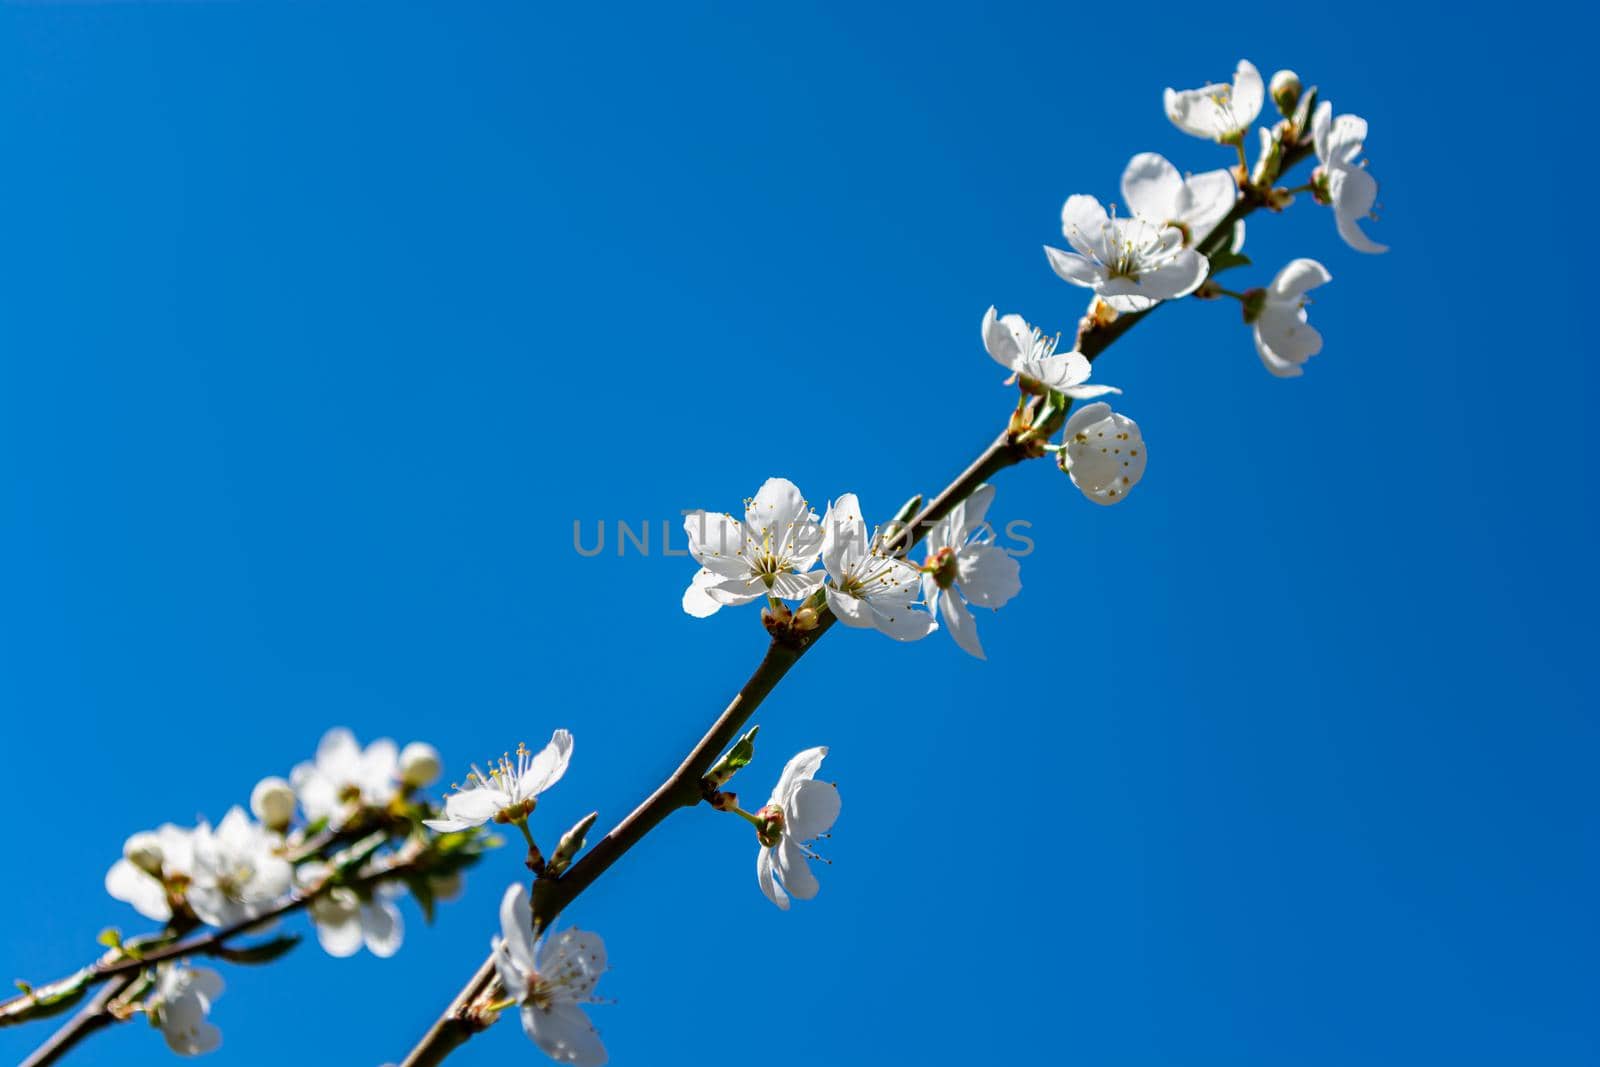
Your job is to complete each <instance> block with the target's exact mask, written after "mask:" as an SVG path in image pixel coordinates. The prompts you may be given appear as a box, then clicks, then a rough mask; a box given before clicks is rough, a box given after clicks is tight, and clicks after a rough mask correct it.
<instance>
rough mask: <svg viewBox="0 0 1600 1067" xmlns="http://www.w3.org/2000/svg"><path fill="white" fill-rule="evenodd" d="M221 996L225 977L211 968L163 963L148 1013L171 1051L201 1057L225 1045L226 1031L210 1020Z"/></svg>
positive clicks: (157, 970)
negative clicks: (215, 1002)
mask: <svg viewBox="0 0 1600 1067" xmlns="http://www.w3.org/2000/svg"><path fill="white" fill-rule="evenodd" d="M221 995H222V976H221V975H220V974H218V973H217V972H216V971H213V970H212V969H211V968H209V967H190V966H189V965H187V964H185V963H161V964H157V965H156V987H155V990H154V992H152V993H151V995H150V999H149V1000H148V1001H147V1002H146V1004H145V1010H146V1011H147V1012H148V1014H149V1016H150V1021H151V1022H152V1023H154V1024H155V1025H156V1026H159V1027H160V1028H161V1036H162V1037H164V1038H166V1041H167V1047H168V1048H170V1049H172V1051H174V1052H176V1053H177V1054H178V1055H180V1056H199V1055H201V1054H203V1053H206V1052H211V1051H213V1050H215V1049H216V1048H217V1046H219V1045H221V1044H222V1031H221V1030H219V1029H217V1027H216V1025H215V1024H213V1023H212V1022H211V1021H210V1020H208V1019H207V1018H206V1016H207V1015H209V1014H210V1013H211V1004H212V1002H213V1001H215V1000H216V999H217V998H218V997H219V996H221Z"/></svg>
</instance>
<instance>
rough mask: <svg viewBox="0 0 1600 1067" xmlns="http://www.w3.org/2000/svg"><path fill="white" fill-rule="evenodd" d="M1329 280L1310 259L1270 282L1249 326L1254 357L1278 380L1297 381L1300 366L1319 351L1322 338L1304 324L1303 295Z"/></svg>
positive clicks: (1279, 274)
mask: <svg viewBox="0 0 1600 1067" xmlns="http://www.w3.org/2000/svg"><path fill="white" fill-rule="evenodd" d="M1332 280H1333V276H1332V275H1331V274H1329V273H1328V269H1327V268H1326V267H1324V266H1323V265H1322V264H1321V263H1318V262H1317V261H1316V260H1314V259H1297V260H1294V261H1293V262H1292V263H1290V264H1289V265H1288V266H1287V267H1284V268H1283V269H1282V270H1280V271H1279V272H1278V276H1277V277H1276V278H1274V279H1272V284H1271V285H1270V286H1268V287H1267V289H1266V300H1265V302H1264V303H1263V304H1262V305H1261V310H1260V312H1259V313H1258V314H1257V315H1256V318H1255V322H1254V324H1253V325H1254V329H1255V335H1256V353H1257V354H1258V355H1259V356H1260V357H1261V362H1262V363H1263V364H1264V365H1265V366H1266V368H1267V370H1269V371H1271V372H1272V373H1273V374H1275V375H1277V376H1278V377H1280V378H1298V377H1299V376H1300V374H1301V373H1302V371H1301V368H1300V365H1301V364H1302V363H1304V362H1305V361H1306V360H1308V359H1310V358H1311V357H1312V356H1314V355H1316V354H1317V353H1318V352H1321V351H1322V335H1321V334H1320V333H1318V332H1317V331H1316V328H1315V327H1313V326H1312V325H1311V324H1310V323H1309V322H1307V321H1306V298H1305V294H1306V291H1307V290H1308V289H1314V288H1316V287H1317V286H1319V285H1326V284H1327V283H1328V282H1330V281H1332Z"/></svg>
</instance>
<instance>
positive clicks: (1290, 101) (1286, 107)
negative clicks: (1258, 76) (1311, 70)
mask: <svg viewBox="0 0 1600 1067" xmlns="http://www.w3.org/2000/svg"><path fill="white" fill-rule="evenodd" d="M1267 91H1268V92H1270V93H1271V94H1272V102H1273V103H1274V104H1277V105H1278V113H1279V114H1281V115H1282V116H1283V117H1284V118H1286V119H1292V118H1293V117H1294V106H1295V105H1296V104H1298V103H1299V102H1300V75H1298V74H1296V73H1295V72H1294V71H1292V70H1280V71H1278V73H1276V74H1274V75H1273V76H1272V82H1271V83H1270V84H1269V85H1268V87H1267Z"/></svg>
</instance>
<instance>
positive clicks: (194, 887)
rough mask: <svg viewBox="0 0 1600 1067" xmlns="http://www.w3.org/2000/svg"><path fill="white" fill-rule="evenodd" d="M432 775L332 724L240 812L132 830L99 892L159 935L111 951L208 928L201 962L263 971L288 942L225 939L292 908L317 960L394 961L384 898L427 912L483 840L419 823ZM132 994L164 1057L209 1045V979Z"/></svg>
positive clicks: (214, 1034) (414, 759)
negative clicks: (406, 897)
mask: <svg viewBox="0 0 1600 1067" xmlns="http://www.w3.org/2000/svg"><path fill="white" fill-rule="evenodd" d="M439 771H440V761H439V754H438V752H437V751H435V749H434V748H433V746H431V745H429V744H426V743H424V742H413V743H411V744H409V745H406V746H405V747H404V748H403V749H402V748H400V747H399V746H397V745H396V744H395V743H394V742H393V741H391V740H389V739H387V738H383V739H379V740H377V741H373V742H371V743H370V744H368V745H366V746H365V747H363V746H362V745H361V744H360V743H358V742H357V740H356V738H355V736H354V735H353V734H352V733H351V732H350V731H349V730H347V729H344V728H342V727H339V728H335V729H332V730H329V731H328V732H327V734H326V735H325V736H324V737H323V738H322V741H321V743H320V744H319V745H318V746H317V749H316V754H315V756H314V758H312V759H310V760H307V761H305V762H303V763H301V764H299V765H298V766H296V767H295V768H294V769H293V770H292V771H291V772H290V774H289V777H288V778H287V779H284V778H281V777H276V776H273V777H268V778H263V779H262V780H261V781H260V782H258V783H257V784H256V786H255V788H254V789H252V790H251V793H250V801H249V811H248V812H247V811H246V810H245V808H243V807H241V806H237V805H236V806H234V807H232V808H230V809H229V810H228V811H227V813H226V814H224V815H223V817H222V818H221V819H220V820H218V822H217V823H216V824H215V825H212V824H211V823H210V822H209V821H207V820H205V819H201V820H200V821H199V822H198V823H197V824H196V825H194V826H192V827H183V826H178V825H176V824H173V823H167V824H165V825H162V826H160V827H157V828H156V829H154V830H149V831H143V832H140V833H136V834H134V835H132V836H131V837H129V838H128V839H127V841H126V842H125V843H124V845H123V849H122V857H121V858H120V859H118V860H117V861H116V862H115V863H113V864H112V865H111V868H110V869H109V870H108V871H107V872H106V878H105V885H106V891H107V892H108V893H110V894H111V896H112V897H114V898H115V899H117V900H120V901H123V902H125V903H127V904H129V905H130V906H132V907H133V909H134V910H135V911H137V912H138V913H139V914H140V915H142V916H144V917H145V918H147V919H150V920H153V921H155V922H159V923H162V924H164V928H163V930H162V931H161V932H160V933H157V934H153V935H146V936H144V937H140V938H138V939H134V940H129V941H127V942H123V941H122V939H121V935H120V934H116V935H113V936H112V937H111V938H110V944H111V947H112V950H113V953H114V954H116V955H118V956H122V957H125V958H127V959H132V960H136V959H138V958H139V954H140V953H143V952H147V951H149V950H150V949H152V948H162V947H165V946H169V945H172V944H174V943H175V942H177V941H178V940H179V939H180V938H182V937H185V936H186V935H190V934H193V933H197V932H199V931H201V930H202V928H207V927H209V928H211V929H212V937H211V940H210V942H209V943H208V951H211V952H212V954H214V955H220V956H222V957H223V958H227V959H233V960H236V961H238V962H247V963H248V962H265V961H267V960H269V959H272V958H276V956H277V955H279V954H281V953H282V952H283V951H286V950H287V949H289V948H291V947H293V944H294V942H295V940H296V939H294V938H292V937H280V938H277V939H275V940H273V941H269V942H265V943H262V944H260V945H257V946H253V947H244V948H239V947H236V946H234V945H233V943H232V942H233V940H234V939H235V938H236V937H238V936H241V935H249V934H251V933H261V932H264V931H266V930H267V929H268V927H269V926H270V925H271V924H272V923H273V922H274V921H275V920H276V919H277V918H278V917H279V916H281V915H285V914H288V913H289V912H291V911H294V910H300V909H304V910H305V911H306V912H307V914H308V915H309V916H310V918H311V922H312V925H313V927H314V929H315V932H316V936H317V940H318V942H319V943H320V944H321V945H322V947H323V948H324V949H325V950H326V951H327V952H328V954H329V955H331V956H336V957H345V956H351V955H354V954H355V953H357V952H360V951H361V950H362V948H365V949H366V950H367V951H369V952H371V953H372V954H373V955H375V956H380V957H388V956H392V955H394V953H395V952H396V951H398V950H399V948H400V945H401V942H402V940H403V939H404V936H405V926H404V921H403V919H402V916H401V912H400V909H399V908H398V907H397V906H396V898H397V897H398V896H400V895H401V894H403V893H405V892H406V891H407V890H409V891H410V892H411V893H412V894H413V895H414V896H415V897H416V899H417V900H418V902H419V903H420V904H421V905H422V906H423V908H424V911H425V913H428V914H431V910H432V908H433V905H434V904H435V902H437V901H440V900H448V899H452V898H453V897H455V896H456V895H458V894H459V893H460V891H461V881H462V871H463V870H464V868H465V867H467V866H468V865H470V864H471V863H472V862H474V861H475V860H476V859H477V858H478V857H479V856H480V855H481V854H482V852H483V850H484V848H486V847H487V846H488V845H490V844H491V843H492V839H491V838H489V837H488V835H486V834H483V833H477V832H470V833H453V834H451V833H440V832H439V831H436V830H434V829H432V828H431V827H430V825H429V824H430V823H431V822H433V821H434V816H436V815H438V814H440V812H439V810H438V808H437V805H436V804H435V803H434V802H433V801H432V800H430V799H429V798H427V797H426V796H425V795H424V794H423V792H422V791H423V790H424V789H426V787H427V786H429V785H431V784H432V783H433V782H434V780H435V779H437V778H438V776H439ZM140 985H142V987H143V988H144V990H145V992H146V994H147V995H146V996H145V999H144V1000H143V1002H142V1005H141V1007H142V1010H143V1011H144V1013H145V1014H146V1016H147V1017H148V1018H149V1019H150V1021H151V1022H152V1023H153V1024H154V1025H156V1026H157V1027H159V1028H160V1030H161V1031H162V1033H163V1035H164V1037H165V1038H166V1041H167V1044H168V1046H169V1047H171V1048H172V1049H173V1050H174V1051H175V1052H178V1053H180V1054H184V1055H195V1054H198V1053H202V1052H208V1051H210V1050H211V1049H213V1048H215V1047H217V1045H218V1044H219V1043H220V1041H221V1033H220V1031H219V1030H218V1029H217V1027H216V1026H215V1025H213V1024H212V1023H210V1022H209V1021H208V1019H207V1016H208V1015H209V1013H210V1010H211V1005H212V1003H213V1001H215V1000H216V998H217V997H218V996H219V995H220V993H221V992H222V979H221V977H220V976H219V975H217V974H216V972H214V971H211V970H209V969H206V968H191V967H189V966H188V964H187V963H186V962H184V960H183V959H181V958H179V959H174V960H172V961H170V962H162V963H160V964H158V965H157V966H156V967H154V968H151V969H150V970H149V971H148V972H147V973H146V974H145V975H144V976H143V977H142V978H141V980H140ZM136 988H138V986H136Z"/></svg>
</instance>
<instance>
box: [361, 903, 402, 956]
mask: <svg viewBox="0 0 1600 1067" xmlns="http://www.w3.org/2000/svg"><path fill="white" fill-rule="evenodd" d="M360 927H361V938H362V940H363V941H364V942H365V943H366V946H367V951H368V952H370V953H372V954H373V955H374V956H377V957H378V958H379V959H388V958H389V957H390V956H393V955H394V954H395V953H396V952H399V951H400V944H401V942H402V941H404V940H405V936H406V925H405V920H404V919H403V918H401V916H400V909H399V908H397V907H395V906H394V904H393V903H391V902H390V901H387V900H374V901H373V902H372V903H370V904H363V905H362V907H361V921H360Z"/></svg>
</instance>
